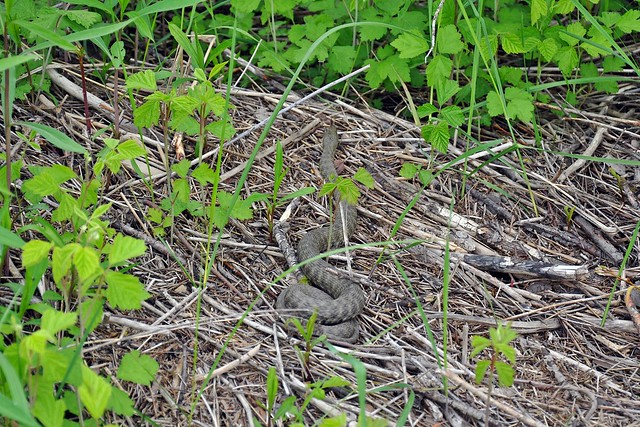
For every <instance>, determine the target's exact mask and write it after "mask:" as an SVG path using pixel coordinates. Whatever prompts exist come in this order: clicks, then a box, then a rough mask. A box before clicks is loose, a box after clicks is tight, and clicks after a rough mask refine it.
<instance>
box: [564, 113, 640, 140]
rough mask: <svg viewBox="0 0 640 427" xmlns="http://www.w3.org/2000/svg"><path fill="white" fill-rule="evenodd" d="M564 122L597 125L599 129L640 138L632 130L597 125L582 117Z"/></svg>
mask: <svg viewBox="0 0 640 427" xmlns="http://www.w3.org/2000/svg"><path fill="white" fill-rule="evenodd" d="M563 120H564V121H565V122H580V123H587V124H589V125H596V126H598V127H603V128H605V129H610V130H613V131H616V132H620V133H622V134H625V135H629V136H631V137H632V138H640V134H639V133H637V132H632V131H630V130H627V129H622V128H620V127H618V126H613V125H609V124H606V123H597V122H596V123H594V121H593V120H591V119H583V118H581V117H565V118H564V119H563ZM634 126H635V125H634Z"/></svg>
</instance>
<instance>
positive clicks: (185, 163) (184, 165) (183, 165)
mask: <svg viewBox="0 0 640 427" xmlns="http://www.w3.org/2000/svg"><path fill="white" fill-rule="evenodd" d="M190 168H191V162H190V161H189V160H187V159H183V160H181V161H180V162H178V163H175V164H173V165H171V170H172V171H173V172H175V173H176V174H178V176H179V177H180V178H186V177H187V174H188V173H189V169H190Z"/></svg>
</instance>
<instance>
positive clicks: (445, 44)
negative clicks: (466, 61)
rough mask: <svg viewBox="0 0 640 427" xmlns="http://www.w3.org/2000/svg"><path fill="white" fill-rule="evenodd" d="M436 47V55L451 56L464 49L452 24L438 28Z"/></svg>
mask: <svg viewBox="0 0 640 427" xmlns="http://www.w3.org/2000/svg"><path fill="white" fill-rule="evenodd" d="M425 43H426V41H425ZM437 46H438V53H442V54H451V55H456V54H458V53H460V52H462V49H464V47H465V45H464V43H463V42H462V38H461V36H460V33H459V32H458V29H457V28H456V26H455V25H453V24H449V25H445V26H444V27H442V28H440V30H439V31H438V33H437ZM425 52H426V50H425Z"/></svg>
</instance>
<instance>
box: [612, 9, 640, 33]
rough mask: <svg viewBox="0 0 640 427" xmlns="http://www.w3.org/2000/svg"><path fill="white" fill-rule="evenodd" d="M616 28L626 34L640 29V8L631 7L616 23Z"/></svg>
mask: <svg viewBox="0 0 640 427" xmlns="http://www.w3.org/2000/svg"><path fill="white" fill-rule="evenodd" d="M616 28H617V29H619V30H620V31H622V32H623V33H625V34H630V33H633V32H638V31H640V10H637V9H631V10H628V11H627V12H625V14H624V15H622V16H621V17H620V20H618V22H617V23H616Z"/></svg>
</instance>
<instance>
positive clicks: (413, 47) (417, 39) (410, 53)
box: [391, 32, 429, 59]
mask: <svg viewBox="0 0 640 427" xmlns="http://www.w3.org/2000/svg"><path fill="white" fill-rule="evenodd" d="M391 46H393V47H395V48H396V49H397V50H398V52H399V53H400V55H399V56H400V58H407V59H408V58H415V57H416V56H418V55H424V54H425V53H426V52H427V51H428V50H429V43H428V42H427V40H426V39H425V38H424V37H422V36H421V35H420V34H417V33H413V32H406V33H403V34H400V35H399V36H398V37H397V38H396V39H395V40H394V41H392V42H391Z"/></svg>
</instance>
